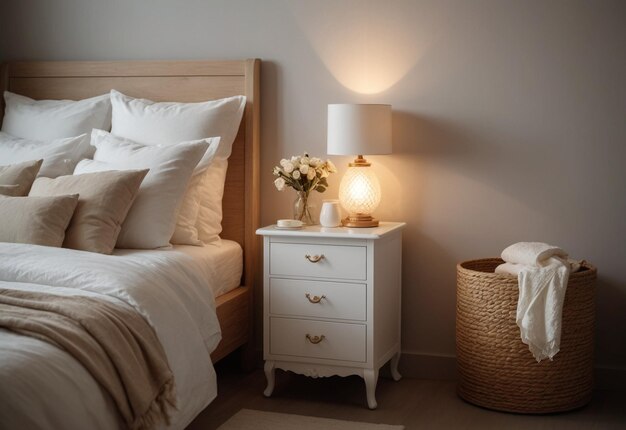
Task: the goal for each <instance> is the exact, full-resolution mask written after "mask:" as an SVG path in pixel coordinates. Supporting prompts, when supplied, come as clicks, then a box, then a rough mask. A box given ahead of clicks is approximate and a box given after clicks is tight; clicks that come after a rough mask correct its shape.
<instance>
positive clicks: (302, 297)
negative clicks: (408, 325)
mask: <svg viewBox="0 0 626 430" xmlns="http://www.w3.org/2000/svg"><path fill="white" fill-rule="evenodd" d="M269 305H270V314H272V315H283V316H292V317H313V318H332V319H341V320H358V321H365V320H366V319H367V286H366V285H365V284H348V283H344V282H326V281H305V280H302V279H283V278H270V300H269Z"/></svg>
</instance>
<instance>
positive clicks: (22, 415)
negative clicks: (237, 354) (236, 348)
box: [0, 243, 221, 429]
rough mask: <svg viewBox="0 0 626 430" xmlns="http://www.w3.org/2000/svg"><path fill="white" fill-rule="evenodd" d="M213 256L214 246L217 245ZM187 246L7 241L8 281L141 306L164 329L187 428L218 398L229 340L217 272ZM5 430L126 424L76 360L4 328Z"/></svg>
mask: <svg viewBox="0 0 626 430" xmlns="http://www.w3.org/2000/svg"><path fill="white" fill-rule="evenodd" d="M209 252H210V251H209ZM193 253H194V252H188V251H186V250H182V251H181V250H179V249H177V248H172V249H165V250H154V251H140V250H135V251H131V250H125V251H124V252H120V253H119V254H121V255H111V256H109V255H102V254H95V253H89V252H82V251H76V250H71V249H62V248H51V247H42V246H36V245H24V244H8V243H0V287H1V288H13V289H28V290H38V291H47V292H53V293H58V294H85V295H100V296H101V297H103V298H107V296H108V298H109V299H110V298H111V297H113V298H116V299H121V300H123V301H125V302H126V303H128V304H129V305H131V306H132V307H134V308H135V309H136V310H137V311H138V312H139V313H140V314H141V315H143V316H144V317H145V318H146V319H147V320H148V321H149V323H150V324H151V325H152V326H153V328H154V329H155V332H156V334H157V337H158V338H159V340H160V341H161V343H162V345H163V348H164V350H165V352H166V355H167V358H168V361H169V364H170V367H171V369H172V372H173V373H174V377H175V382H176V388H177V401H178V411H177V412H176V413H175V414H174V416H173V420H172V423H171V426H170V428H176V429H182V428H184V427H185V426H186V425H187V424H188V423H189V422H190V421H191V420H192V419H193V418H194V417H195V416H196V415H197V414H198V413H199V412H200V411H201V410H202V409H204V408H205V407H206V405H208V404H209V403H210V402H211V401H212V400H213V399H214V398H215V396H216V395H217V385H216V378H215V370H214V369H213V366H212V364H211V359H210V353H211V352H212V351H213V350H214V349H215V347H216V346H217V344H218V343H219V341H220V339H221V333H220V328H219V323H218V321H217V316H216V314H215V300H214V297H213V294H212V290H211V289H210V288H209V287H208V286H207V274H208V273H210V272H211V270H208V269H207V267H204V266H203V264H202V263H201V259H198V258H193V257H192V255H190V254H193ZM0 428H9V429H12V428H20V429H29V428H38V429H59V428H63V429H85V428H89V429H116V428H119V417H118V414H117V411H116V409H115V406H114V404H113V402H112V400H111V399H110V397H109V396H108V395H107V394H106V392H104V391H103V390H102V389H101V388H100V386H99V385H98V384H97V383H96V381H95V380H94V379H93V378H92V377H91V376H90V375H89V374H88V373H87V371H86V370H85V369H84V368H83V367H82V365H80V364H79V363H78V362H77V361H76V360H75V359H74V358H72V357H71V356H70V355H69V354H67V353H66V352H64V351H62V350H60V349H58V348H56V347H55V346H53V345H51V344H48V343H46V342H43V341H40V340H37V339H33V338H29V337H26V336H21V335H16V334H14V333H11V332H9V331H7V330H3V329H0Z"/></svg>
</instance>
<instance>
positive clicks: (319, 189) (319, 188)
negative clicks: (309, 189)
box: [316, 185, 326, 193]
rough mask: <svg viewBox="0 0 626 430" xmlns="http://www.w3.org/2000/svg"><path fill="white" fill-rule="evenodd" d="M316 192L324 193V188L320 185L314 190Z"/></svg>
mask: <svg viewBox="0 0 626 430" xmlns="http://www.w3.org/2000/svg"><path fill="white" fill-rule="evenodd" d="M316 190H317V191H318V192H320V193H323V192H324V191H326V187H323V186H321V185H318V186H317V188H316Z"/></svg>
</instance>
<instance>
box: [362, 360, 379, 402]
mask: <svg viewBox="0 0 626 430" xmlns="http://www.w3.org/2000/svg"><path fill="white" fill-rule="evenodd" d="M363 379H364V380H365V393H366V394H367V406H368V407H369V408H370V409H376V407H377V406H378V403H376V383H377V382H378V369H363Z"/></svg>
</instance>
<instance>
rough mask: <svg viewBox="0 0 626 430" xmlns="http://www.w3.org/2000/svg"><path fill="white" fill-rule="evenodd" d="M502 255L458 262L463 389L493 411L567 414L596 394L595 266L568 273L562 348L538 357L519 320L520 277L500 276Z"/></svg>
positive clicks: (467, 397)
mask: <svg viewBox="0 0 626 430" xmlns="http://www.w3.org/2000/svg"><path fill="white" fill-rule="evenodd" d="M501 263H502V260H500V259H498V258H492V259H484V260H472V261H466V262H464V263H461V264H459V265H458V266H457V305H456V352H457V361H458V370H459V384H458V393H459V395H460V396H461V397H462V398H463V399H465V400H467V401H468V402H471V403H474V404H476V405H479V406H483V407H486V408H490V409H496V410H500V411H507V412H518V413H549V412H563V411H567V410H571V409H575V408H578V407H581V406H583V405H585V404H586V403H588V402H589V401H590V400H591V391H592V388H593V332H594V320H595V305H594V296H595V279H596V269H595V267H593V266H591V265H590V264H586V263H585V264H584V265H583V267H582V269H581V270H580V271H579V272H577V273H573V274H571V275H570V278H569V283H568V285H567V292H566V294H565V302H564V305H563V322H562V329H561V349H560V352H559V353H558V354H557V355H556V356H555V357H554V360H553V361H550V360H543V361H542V362H540V363H537V361H536V360H535V359H534V357H533V356H532V354H531V353H530V351H529V350H528V346H527V345H525V344H523V343H522V341H521V339H520V330H519V327H518V326H517V324H516V323H515V314H516V309H517V299H518V285H517V277H516V276H512V275H506V274H495V273H493V272H494V269H495V268H496V266H498V265H499V264H501Z"/></svg>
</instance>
